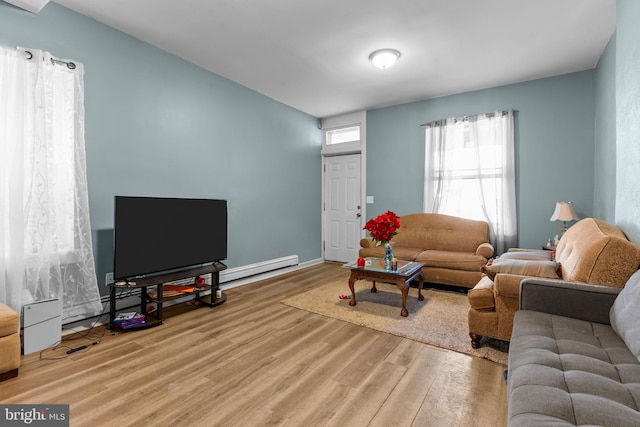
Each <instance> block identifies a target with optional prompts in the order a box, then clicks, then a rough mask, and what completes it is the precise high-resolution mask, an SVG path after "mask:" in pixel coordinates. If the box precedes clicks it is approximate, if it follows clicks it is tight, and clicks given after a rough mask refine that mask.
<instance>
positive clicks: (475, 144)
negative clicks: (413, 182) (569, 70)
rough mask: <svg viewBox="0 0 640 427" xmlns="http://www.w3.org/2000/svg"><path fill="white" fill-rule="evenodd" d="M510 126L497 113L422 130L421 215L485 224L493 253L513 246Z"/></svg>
mask: <svg viewBox="0 0 640 427" xmlns="http://www.w3.org/2000/svg"><path fill="white" fill-rule="evenodd" d="M512 122H513V119H512V113H511V112H501V111H498V112H496V113H491V114H481V115H478V116H474V117H465V118H461V119H453V118H452V119H447V120H445V121H441V122H433V123H430V124H429V125H428V126H427V131H426V146H425V190H424V210H425V212H435V213H442V214H446V215H452V216H458V217H462V218H469V219H476V220H482V221H487V222H488V223H489V227H490V229H491V234H492V241H493V243H494V246H495V247H496V251H497V252H498V253H502V252H504V251H505V250H506V249H508V247H509V246H514V245H515V244H517V241H516V212H515V172H514V160H513V156H514V148H513V146H514V142H513V124H512ZM505 245H506V246H505Z"/></svg>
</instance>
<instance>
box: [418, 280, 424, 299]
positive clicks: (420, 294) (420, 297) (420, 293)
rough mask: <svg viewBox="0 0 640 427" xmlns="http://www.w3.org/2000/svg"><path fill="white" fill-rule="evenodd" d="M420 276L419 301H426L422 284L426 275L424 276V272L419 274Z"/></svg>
mask: <svg viewBox="0 0 640 427" xmlns="http://www.w3.org/2000/svg"><path fill="white" fill-rule="evenodd" d="M419 277H420V279H419V280H420V284H419V285H418V301H424V296H422V286H423V285H424V277H422V274H421V275H420V276H419Z"/></svg>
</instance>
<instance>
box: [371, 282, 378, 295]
mask: <svg viewBox="0 0 640 427" xmlns="http://www.w3.org/2000/svg"><path fill="white" fill-rule="evenodd" d="M371 292H372V293H374V294H375V293H376V292H378V288H376V281H375V280H374V281H373V286H371Z"/></svg>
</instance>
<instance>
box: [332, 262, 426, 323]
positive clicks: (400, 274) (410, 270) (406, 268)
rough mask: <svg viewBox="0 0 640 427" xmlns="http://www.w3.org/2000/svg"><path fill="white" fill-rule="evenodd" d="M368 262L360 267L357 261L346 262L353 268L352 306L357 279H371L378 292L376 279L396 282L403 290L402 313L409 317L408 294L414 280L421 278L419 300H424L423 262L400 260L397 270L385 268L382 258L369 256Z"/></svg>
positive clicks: (372, 290)
mask: <svg viewBox="0 0 640 427" xmlns="http://www.w3.org/2000/svg"><path fill="white" fill-rule="evenodd" d="M366 260H367V264H366V265H365V266H364V267H362V268H361V267H358V265H357V264H356V263H349V264H345V265H344V267H345V268H349V269H350V270H351V276H349V289H350V290H351V300H350V301H349V305H350V306H354V305H356V292H355V290H354V284H355V282H356V281H357V280H371V281H372V282H373V287H372V288H371V292H378V289H377V288H376V281H378V282H386V283H392V284H395V285H396V286H397V287H398V289H400V292H402V310H401V311H400V315H401V316H402V317H407V316H408V315H409V312H408V311H407V296H408V295H409V287H410V285H411V281H412V280H416V279H417V280H419V281H420V285H419V287H418V300H419V301H423V300H424V296H422V285H423V284H424V278H423V276H422V266H423V265H422V264H421V263H419V262H413V261H398V268H397V270H396V271H391V270H385V269H384V261H383V260H382V259H381V258H367V259H366Z"/></svg>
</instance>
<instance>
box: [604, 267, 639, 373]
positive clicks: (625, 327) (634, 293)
mask: <svg viewBox="0 0 640 427" xmlns="http://www.w3.org/2000/svg"><path fill="white" fill-rule="evenodd" d="M638 307H640V271H637V272H635V273H634V274H633V275H632V276H631V277H630V278H629V280H628V281H627V284H626V285H624V288H623V289H622V290H621V291H620V293H619V294H618V296H617V297H616V300H615V301H614V302H613V306H612V307H611V310H610V311H609V320H610V321H611V327H612V328H613V330H614V331H616V333H617V334H618V335H619V336H620V338H622V340H623V341H624V342H625V344H626V345H627V347H629V350H631V352H632V353H633V355H634V356H636V358H637V359H638V360H639V361H640V310H639V309H638Z"/></svg>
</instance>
